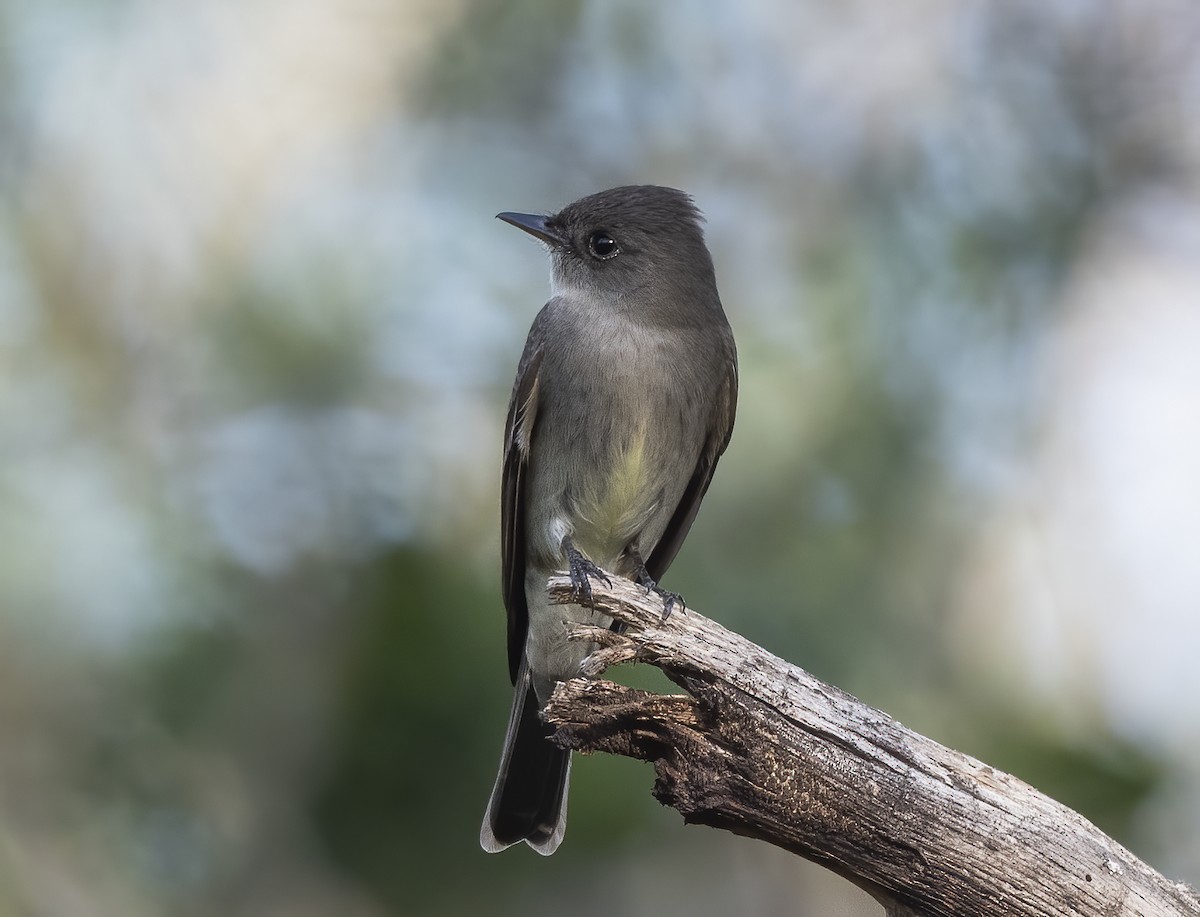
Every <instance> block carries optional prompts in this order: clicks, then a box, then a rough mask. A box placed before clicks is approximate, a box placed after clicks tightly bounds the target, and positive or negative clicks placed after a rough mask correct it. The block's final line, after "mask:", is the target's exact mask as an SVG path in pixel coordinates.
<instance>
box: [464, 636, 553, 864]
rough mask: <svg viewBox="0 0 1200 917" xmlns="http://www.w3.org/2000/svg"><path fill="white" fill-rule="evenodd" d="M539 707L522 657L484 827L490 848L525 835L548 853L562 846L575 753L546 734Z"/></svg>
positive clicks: (484, 840) (496, 848) (482, 841)
mask: <svg viewBox="0 0 1200 917" xmlns="http://www.w3.org/2000/svg"><path fill="white" fill-rule="evenodd" d="M540 709H541V705H540V704H539V703H538V700H537V695H536V694H535V693H534V691H533V684H532V682H531V681H530V678H529V668H528V665H527V664H526V662H525V660H524V659H522V660H521V669H520V671H519V672H518V673H517V683H516V687H515V688H514V689H513V705H512V713H510V714H509V717H508V732H507V734H506V735H505V737H504V753H503V754H502V755H501V756H500V772H499V774H497V775H496V785H495V786H493V787H492V797H491V799H489V800H488V807H487V812H486V814H485V815H484V816H483V827H482V828H481V829H480V831H479V844H480V846H481V847H483V849H484V850H486V851H487V852H488V853H499V852H500V851H501V850H504V849H505V848H506V847H511V846H512V845H513V844H515V843H517V842H518V841H524V842H525V843H527V844H528V845H529V846H530V847H532V848H533V849H534V850H536V851H537V852H538V853H540V854H542V855H543V856H549V855H550V854H552V853H553V852H554V851H555V850H557V849H558V845H559V844H561V843H562V839H563V834H564V833H565V832H566V830H567V781H568V777H569V776H570V773H571V753H570V752H569V751H565V750H563V749H561V748H558V747H557V746H555V745H552V744H551V743H550V740H549V739H547V738H546V729H545V726H543V725H542V721H541V718H540V717H539V716H538V711H539V710H540Z"/></svg>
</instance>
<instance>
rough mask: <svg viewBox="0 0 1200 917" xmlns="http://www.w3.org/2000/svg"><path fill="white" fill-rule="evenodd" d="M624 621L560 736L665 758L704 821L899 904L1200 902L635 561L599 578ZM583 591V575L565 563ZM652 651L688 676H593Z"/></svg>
mask: <svg viewBox="0 0 1200 917" xmlns="http://www.w3.org/2000/svg"><path fill="white" fill-rule="evenodd" d="M592 588H593V594H594V598H595V603H596V606H597V607H598V608H599V609H600V610H602V611H604V612H605V613H607V614H610V615H612V616H613V617H614V618H616V619H618V620H620V621H622V622H624V624H625V625H626V630H625V632H624V633H623V634H619V635H618V634H616V633H614V632H612V631H607V630H596V629H586V630H582V631H581V632H579V633H578V634H577V636H579V637H581V638H583V639H589V640H595V641H597V642H599V643H601V644H602V646H601V648H600V649H599V650H598V651H597V652H595V653H594V654H593V655H592V656H591V657H589V659H588V661H587V662H586V663H585V667H586V669H587V671H586V672H585V674H586V675H587V676H588V677H587V678H577V679H573V680H571V681H568V682H564V683H562V684H560V685H559V686H558V688H557V690H556V691H555V693H554V695H553V697H552V698H551V701H550V703H549V704H548V705H547V707H546V710H545V716H546V719H547V721H548V722H549V723H550V724H551V726H552V727H553V728H554V730H555V733H554V741H556V742H558V743H559V744H560V745H562V746H563V747H567V748H572V749H575V750H578V751H582V752H598V751H600V752H609V753H612V754H619V755H625V756H627V757H632V758H638V759H642V760H646V761H652V762H654V766H655V771H656V773H657V780H656V782H655V785H654V795H655V796H656V797H657V798H658V799H659V800H660V801H661V802H662V803H664V804H665V805H669V806H673V807H674V808H676V809H678V810H679V811H680V813H682V815H683V817H684V820H685V821H687V822H689V823H694V824H703V825H710V826H712V827H715V828H724V829H725V830H728V831H733V832H735V833H737V834H741V835H746V836H748V837H755V838H759V839H761V840H765V841H768V842H770V843H772V844H776V845H777V846H780V847H783V848H785V849H787V850H790V851H792V852H794V853H797V854H799V855H800V856H803V857H806V858H808V859H810V860H813V861H815V862H817V863H821V864H823V865H824V866H827V867H828V868H830V869H832V870H834V871H835V872H837V873H839V874H841V875H843V876H845V877H846V878H848V879H850V880H851V881H852V882H854V883H856V884H858V885H860V886H861V887H863V888H865V889H866V890H867V891H869V892H870V893H871V894H873V895H875V897H876V898H877V899H878V900H879V901H880V902H881V903H883V905H884V907H885V909H886V910H887V911H888V913H889V914H896V915H900V914H911V915H1015V917H1026V915H1028V917H1033V915H1039V917H1062V915H1080V917H1093V915H1095V917H1100V915H1105V917H1126V915H1128V917H1134V915H1142V917H1167V915H1171V917H1179V915H1188V917H1200V897H1197V895H1196V893H1195V892H1194V891H1193V890H1191V889H1190V888H1188V887H1187V886H1186V885H1183V884H1182V883H1175V882H1171V881H1170V880H1168V879H1166V878H1164V877H1163V876H1162V875H1161V874H1159V873H1158V872H1156V871H1155V870H1154V869H1153V868H1151V867H1150V866H1148V865H1147V864H1146V863H1144V862H1142V861H1141V860H1139V859H1138V858H1137V857H1135V856H1134V855H1133V854H1132V853H1130V852H1129V851H1128V850H1126V849H1125V848H1124V847H1122V846H1121V845H1120V844H1118V843H1117V842H1116V841H1114V840H1112V839H1111V838H1109V837H1108V836H1107V835H1105V834H1104V833H1103V832H1101V831H1100V830H1099V829H1098V828H1096V827H1095V826H1094V825H1092V824H1091V823H1090V822H1089V821H1087V820H1086V819H1085V818H1083V816H1081V815H1079V814H1078V813H1077V812H1075V811H1073V810H1071V809H1068V808H1067V807H1066V806H1063V805H1061V804H1060V803H1057V802H1055V801H1054V800H1052V799H1050V798H1049V797H1047V796H1045V795H1044V794H1042V793H1040V792H1038V791H1037V790H1035V789H1034V788H1033V787H1031V786H1030V785H1028V784H1027V783H1024V782H1023V781H1021V780H1018V779H1017V778H1015V777H1013V776H1011V775H1009V774H1006V773H1004V772H1002V771H998V770H996V769H994V768H991V767H989V766H988V765H986V764H984V763H983V762H981V761H978V760H976V759H975V758H972V757H970V756H968V755H964V754H962V753H960V752H957V751H954V750H953V749H950V748H946V747H945V746H943V745H940V744H938V743H937V742H934V741H933V740H932V739H928V738H926V737H925V736H922V735H920V734H918V733H916V732H913V731H912V730H910V729H907V728H906V727H904V726H903V725H901V724H900V723H899V722H897V721H896V720H894V719H893V718H891V717H890V716H888V715H887V714H886V713H883V712H881V711H879V710H877V709H875V708H873V707H870V706H868V705H866V704H864V703H862V702H861V701H859V700H857V699H856V698H854V697H852V696H850V695H849V694H847V693H845V692H844V691H841V690H840V689H838V688H835V687H833V686H832V685H828V684H825V683H824V682H821V681H819V680H818V679H816V678H814V677H813V676H812V675H809V674H808V673H807V672H805V671H804V670H803V669H800V668H798V667H796V666H794V665H791V664H789V663H787V662H785V661H784V660H782V659H780V658H778V657H776V656H773V655H772V654H771V653H769V652H767V651H766V650H764V649H763V648H762V647H759V646H757V645H755V644H753V643H751V642H750V641H748V640H746V639H745V638H743V637H741V636H739V635H738V634H735V633H733V632H731V631H729V630H726V629H725V628H723V627H721V626H720V625H719V624H717V623H716V622H714V621H712V620H710V619H708V618H705V617H704V616H702V615H700V614H698V613H697V612H695V611H694V610H692V609H688V610H687V612H686V613H681V612H680V611H678V610H676V611H675V612H674V613H673V614H672V615H671V616H670V617H669V618H668V619H667V620H666V621H663V620H662V602H661V600H660V599H659V598H658V597H657V596H655V595H647V594H646V592H645V590H643V589H641V588H640V587H638V586H636V585H635V584H633V583H631V582H629V581H627V580H624V579H622V578H620V577H617V576H613V577H612V586H611V587H608V586H605V585H604V584H603V583H599V582H595V581H593V583H592ZM550 592H551V595H552V597H553V598H554V599H555V600H556V601H559V602H570V601H571V593H570V581H569V580H568V579H567V578H566V577H555V578H552V579H551V580H550ZM635 658H636V659H637V660H639V661H642V662H646V663H650V664H652V665H655V666H657V667H658V668H660V669H662V670H663V672H665V673H666V675H667V676H668V677H669V678H670V679H671V680H672V681H674V682H675V683H676V684H678V685H680V686H681V687H682V688H684V689H685V690H686V691H687V693H686V694H681V695H666V696H664V695H658V694H653V693H649V692H646V691H639V690H635V689H632V688H628V687H624V686H622V685H618V684H615V683H613V682H610V681H605V680H599V679H597V678H595V676H598V675H599V674H600V673H601V672H603V671H604V670H605V669H606V668H607V667H608V666H610V665H614V664H617V663H620V662H623V661H628V660H631V659H635Z"/></svg>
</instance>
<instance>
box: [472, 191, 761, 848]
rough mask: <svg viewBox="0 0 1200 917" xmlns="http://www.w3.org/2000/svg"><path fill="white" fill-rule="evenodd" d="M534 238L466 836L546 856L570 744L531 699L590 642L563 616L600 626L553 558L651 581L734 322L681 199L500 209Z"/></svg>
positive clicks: (716, 437) (662, 196)
mask: <svg viewBox="0 0 1200 917" xmlns="http://www.w3.org/2000/svg"><path fill="white" fill-rule="evenodd" d="M499 216H500V218H501V219H503V220H505V221H506V222H509V223H512V224H513V225H515V226H517V227H519V228H521V229H524V230H525V231H527V232H529V233H531V234H532V235H534V236H536V237H537V238H539V239H541V240H542V241H543V242H544V243H545V244H546V245H547V247H548V248H549V250H550V255H551V260H552V269H551V298H550V301H549V302H548V303H546V305H545V306H544V307H543V308H542V311H541V312H540V313H538V316H537V318H536V319H534V322H533V326H532V327H531V328H530V331H529V337H528V339H527V340H526V342H525V351H524V353H523V354H522V356H521V362H520V365H519V366H518V369H517V378H516V381H515V383H514V385H513V393H512V398H511V400H510V402H509V408H508V422H507V424H506V428H505V434H504V472H503V478H502V484H501V551H502V555H503V568H502V569H503V591H504V602H505V606H506V608H507V611H508V658H509V674H510V676H511V677H512V679H513V683H514V685H515V694H514V698H513V709H512V714H511V716H510V719H509V726H508V733H507V736H506V739H505V747H504V753H503V756H502V758H501V762H500V772H499V774H498V776H497V778H496V784H495V786H494V787H493V790H492V796H491V799H490V801H489V803H488V809H487V813H486V815H485V816H484V821H483V828H482V830H481V831H480V843H481V845H482V846H483V848H484V849H485V850H488V851H490V852H495V851H498V850H503V849H504V848H505V847H508V846H510V845H512V844H514V843H517V842H518V841H521V840H524V841H525V842H526V843H528V844H529V845H530V846H531V847H533V849H534V850H536V851H538V852H539V853H542V854H550V853H553V852H554V850H555V849H556V848H557V847H558V845H559V843H560V842H561V841H562V836H563V832H564V830H565V827H566V794H567V783H568V775H569V770H570V754H569V752H565V751H562V750H560V749H558V748H556V747H555V746H554V745H552V744H551V743H550V742H549V741H548V740H547V739H546V738H545V729H544V727H543V726H542V723H541V721H540V718H539V715H538V711H539V710H540V708H541V707H542V706H543V705H544V704H545V703H546V701H547V700H548V699H549V696H550V692H551V691H552V690H553V688H554V684H555V682H557V681H564V680H566V679H568V678H572V677H574V676H576V675H577V674H578V673H579V664H580V662H582V660H583V658H584V656H586V655H587V654H588V653H589V652H590V651H591V650H592V646H590V645H589V644H585V643H569V642H568V641H567V639H566V633H567V626H568V624H567V622H568V621H570V622H581V621H584V622H590V623H599V624H603V625H607V624H608V623H609V621H608V619H607V618H606V617H604V616H602V615H599V614H598V613H597V612H595V611H594V610H593V609H592V608H591V607H590V606H588V605H587V604H586V602H585V604H581V605H569V606H553V605H550V604H549V602H548V600H547V598H546V591H545V586H546V579H547V578H548V577H549V576H551V575H552V574H553V573H555V572H556V571H561V570H569V571H570V573H571V576H572V579H573V580H574V581H575V584H576V587H577V590H579V591H580V592H582V593H583V594H586V592H587V590H588V588H589V587H588V583H587V577H588V576H589V575H590V576H592V577H593V578H595V577H596V576H597V575H599V574H598V571H597V570H596V569H595V567H594V566H593V564H594V565H596V566H598V567H602V568H604V569H606V570H610V571H613V572H615V573H617V574H620V575H622V576H627V577H629V578H631V579H634V580H636V581H638V582H640V583H642V584H643V585H645V586H646V587H647V588H651V589H654V590H655V591H657V592H658V593H659V594H660V595H662V596H663V597H664V603H665V604H664V613H669V611H670V608H671V605H672V604H673V603H674V601H675V600H677V599H678V596H675V595H674V594H673V593H668V592H665V591H664V590H662V589H661V588H659V587H658V585H657V581H658V580H659V578H660V577H661V576H662V575H663V573H664V572H665V571H666V569H667V567H668V566H669V565H670V563H671V561H672V560H673V559H674V557H675V555H676V553H677V552H678V551H679V547H680V545H681V544H682V543H683V539H684V537H685V536H686V535H687V532H688V529H689V528H690V527H691V524H692V520H693V519H694V518H695V516H696V511H697V510H698V509H699V507H700V501H701V499H702V498H703V496H704V493H705V491H706V490H707V489H708V485H709V481H710V480H711V479H712V474H713V471H714V469H715V468H716V464H717V460H718V458H719V457H720V455H721V453H722V452H723V451H724V450H725V446H726V445H727V444H728V442H729V436H730V433H731V432H732V430H733V419H734V408H735V404H736V401H737V356H736V351H735V349H734V343H733V334H732V332H731V331H730V329H729V323H728V322H727V321H726V319H725V313H724V311H723V310H722V308H721V301H720V298H719V297H718V295H717V286H716V279H715V276H714V273H713V266H712V259H711V257H710V256H709V253H708V249H707V247H706V246H705V244H704V236H703V232H702V230H701V217H700V213H699V211H698V210H697V209H696V207H695V205H694V204H693V203H692V201H691V198H689V197H688V196H687V195H685V194H684V193H683V192H680V191H676V190H674V189H672V188H660V187H656V186H650V185H640V186H627V187H622V188H613V189H611V190H609V191H602V192H600V193H598V194H593V195H590V196H589V197H585V198H582V199H581V200H578V201H576V202H575V203H573V204H570V205H568V206H567V207H565V208H564V209H563V210H562V211H560V212H559V213H557V214H555V215H553V216H550V217H540V216H533V215H529V214H513V213H503V214H500V215H499Z"/></svg>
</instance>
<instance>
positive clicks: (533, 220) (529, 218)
mask: <svg viewBox="0 0 1200 917" xmlns="http://www.w3.org/2000/svg"><path fill="white" fill-rule="evenodd" d="M496 219H497V220H503V221H504V222H505V223H511V224H512V225H513V226H515V227H517V229H523V230H525V231H526V232H527V233H529V234H530V235H531V236H533V237H534V238H535V239H541V240H542V241H543V242H545V243H546V244H547V245H549V246H550V247H551V248H565V247H566V244H567V240H566V239H564V238H563V237H562V236H560V235H559V234H558V233H557V232H555V231H554V230H553V229H551V228H550V227H549V226H548V225H547V221H548V220H549V219H550V218H549V217H544V216H539V215H538V214H536V213H509V212H508V211H507V210H506V211H505V212H504V213H498V214H496Z"/></svg>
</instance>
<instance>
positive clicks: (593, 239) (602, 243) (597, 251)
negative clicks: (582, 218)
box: [588, 229, 621, 261]
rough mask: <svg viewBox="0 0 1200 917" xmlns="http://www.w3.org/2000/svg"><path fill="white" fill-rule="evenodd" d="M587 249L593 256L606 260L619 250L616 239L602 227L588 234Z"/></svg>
mask: <svg viewBox="0 0 1200 917" xmlns="http://www.w3.org/2000/svg"><path fill="white" fill-rule="evenodd" d="M588 251H589V252H591V254H592V257H593V258H599V259H600V260H601V261H607V260H608V259H609V258H612V257H613V256H615V255H616V254H617V253H618V252H620V251H621V249H620V247H619V246H618V245H617V240H616V239H614V238H613V237H612V236H610V235H609V234H608V233H606V232H605V231H604V230H603V229H599V230H597V231H596V232H594V233H592V234H591V235H590V236H588Z"/></svg>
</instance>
